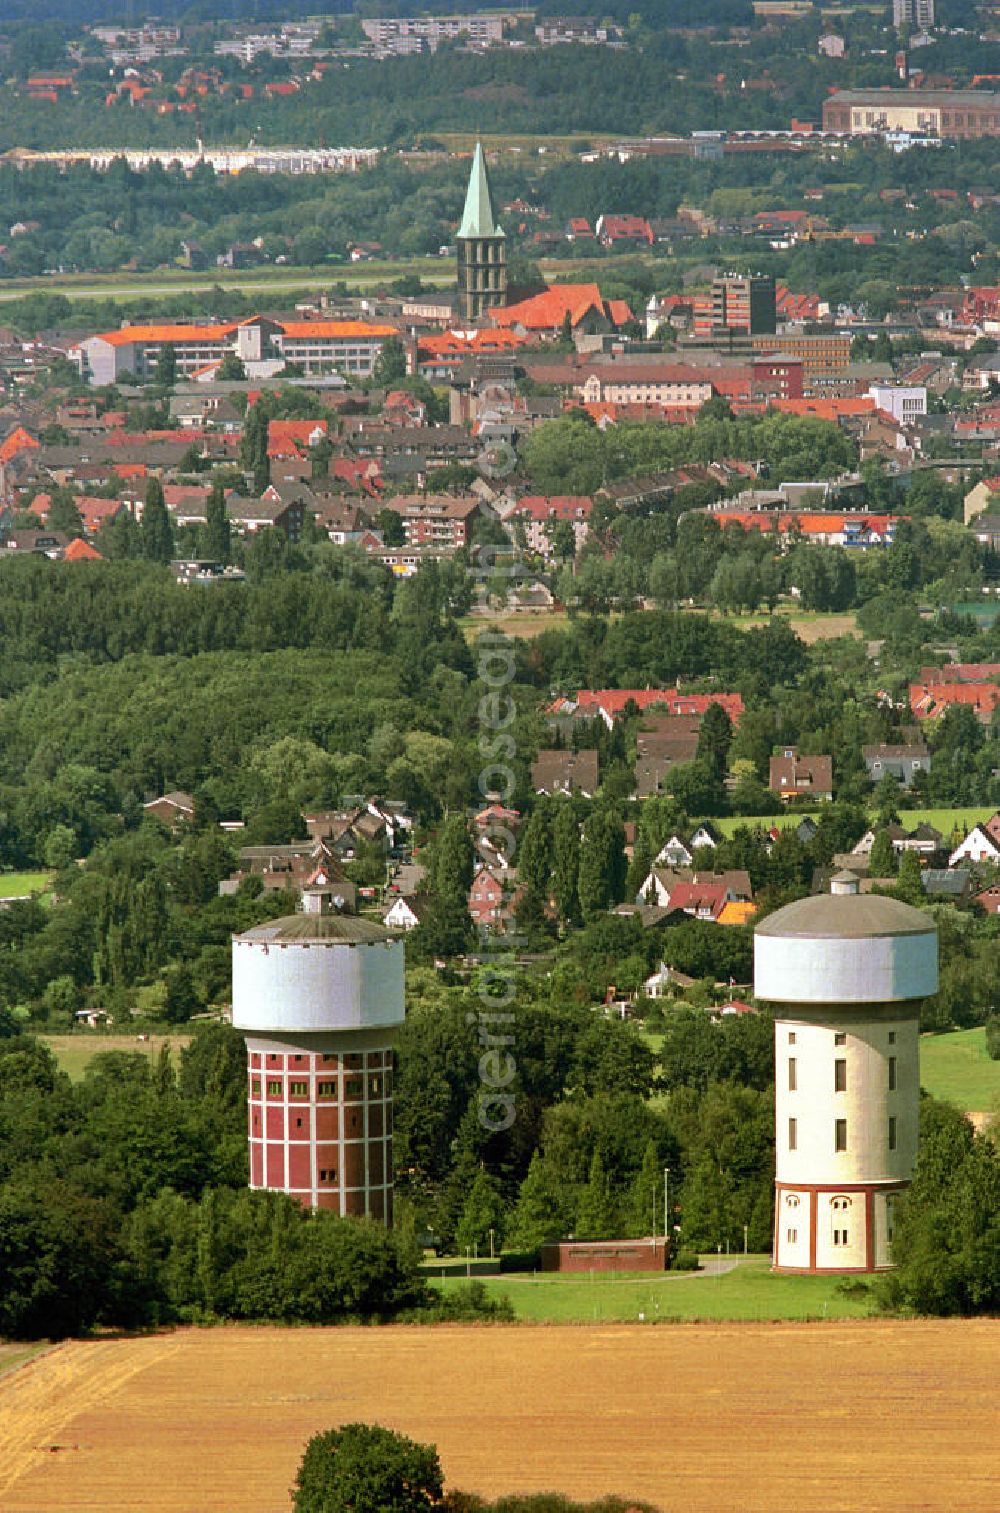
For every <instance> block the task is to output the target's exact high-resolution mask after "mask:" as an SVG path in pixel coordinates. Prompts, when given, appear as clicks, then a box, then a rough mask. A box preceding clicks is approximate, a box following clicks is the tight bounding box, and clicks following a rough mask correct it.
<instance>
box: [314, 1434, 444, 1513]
mask: <svg viewBox="0 0 1000 1513" xmlns="http://www.w3.org/2000/svg"><path fill="white" fill-rule="evenodd" d="M443 1492H444V1482H443V1479H442V1475H441V1463H440V1461H439V1460H438V1454H437V1451H436V1450H435V1448H434V1446H433V1445H421V1444H418V1443H417V1442H416V1441H415V1440H412V1439H408V1438H407V1437H406V1436H405V1435H403V1434H396V1433H395V1432H394V1431H393V1430H391V1429H383V1428H381V1427H379V1425H377V1424H343V1425H341V1427H340V1428H339V1429H327V1430H325V1431H324V1432H322V1433H320V1434H314V1435H313V1437H312V1439H311V1440H310V1441H309V1443H308V1445H307V1446H306V1449H305V1454H304V1455H303V1457H302V1462H301V1464H300V1466H299V1469H298V1473H297V1475H296V1478H295V1487H294V1490H293V1502H292V1506H293V1508H294V1510H295V1513H425V1510H426V1509H428V1508H434V1507H437V1506H438V1505H439V1504H440V1502H441V1499H442V1496H443Z"/></svg>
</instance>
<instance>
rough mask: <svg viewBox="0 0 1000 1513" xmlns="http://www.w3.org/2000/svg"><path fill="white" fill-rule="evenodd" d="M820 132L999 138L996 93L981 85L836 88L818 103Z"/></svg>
mask: <svg viewBox="0 0 1000 1513" xmlns="http://www.w3.org/2000/svg"><path fill="white" fill-rule="evenodd" d="M823 130H824V131H843V132H848V133H849V134H850V135H851V136H874V135H877V134H878V133H879V132H885V131H904V132H911V133H916V134H919V135H921V136H934V137H996V136H1000V94H997V93H994V92H992V91H989V90H985V89H839V90H838V91H837V92H836V94H832V95H830V96H829V97H828V98H827V99H826V100H824V101H823Z"/></svg>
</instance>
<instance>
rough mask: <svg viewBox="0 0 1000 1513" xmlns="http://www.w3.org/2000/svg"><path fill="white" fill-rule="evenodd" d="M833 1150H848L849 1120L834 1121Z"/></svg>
mask: <svg viewBox="0 0 1000 1513" xmlns="http://www.w3.org/2000/svg"><path fill="white" fill-rule="evenodd" d="M833 1148H834V1150H835V1151H846V1149H847V1120H846V1119H835V1120H834V1121H833Z"/></svg>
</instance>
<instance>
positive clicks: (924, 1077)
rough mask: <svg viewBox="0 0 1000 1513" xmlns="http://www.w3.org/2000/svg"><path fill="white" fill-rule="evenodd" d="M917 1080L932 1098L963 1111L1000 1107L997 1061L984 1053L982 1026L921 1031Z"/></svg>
mask: <svg viewBox="0 0 1000 1513" xmlns="http://www.w3.org/2000/svg"><path fill="white" fill-rule="evenodd" d="M920 1082H921V1086H922V1087H925V1088H926V1089H927V1091H928V1092H929V1093H933V1095H934V1097H935V1098H945V1099H947V1101H948V1102H949V1103H954V1104H955V1105H956V1106H957V1107H958V1108H960V1109H963V1110H964V1111H965V1112H966V1113H971V1114H985V1113H989V1112H990V1111H992V1110H993V1109H994V1108H1000V1061H993V1060H991V1059H990V1057H989V1056H988V1055H987V1054H986V1030H985V1028H983V1027H982V1026H980V1028H979V1029H975V1030H952V1031H951V1033H950V1034H948V1035H921V1037H920Z"/></svg>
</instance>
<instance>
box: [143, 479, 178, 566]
mask: <svg viewBox="0 0 1000 1513" xmlns="http://www.w3.org/2000/svg"><path fill="white" fill-rule="evenodd" d="M142 555H143V556H144V557H145V559H146V561H147V562H169V561H170V559H171V558H172V557H173V555H174V533H173V529H172V527H171V525H170V516H169V515H168V514H167V506H166V503H165V501H164V498H163V485H162V484H161V483H160V480H159V479H158V478H149V479H147V481H146V503H145V506H144V507H143V511H142Z"/></svg>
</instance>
